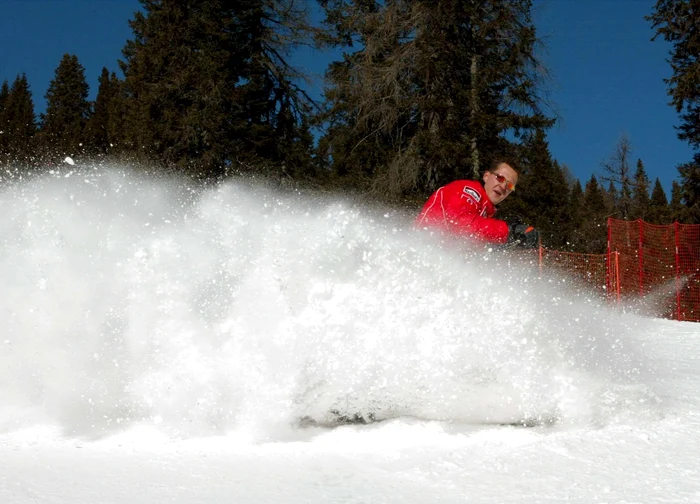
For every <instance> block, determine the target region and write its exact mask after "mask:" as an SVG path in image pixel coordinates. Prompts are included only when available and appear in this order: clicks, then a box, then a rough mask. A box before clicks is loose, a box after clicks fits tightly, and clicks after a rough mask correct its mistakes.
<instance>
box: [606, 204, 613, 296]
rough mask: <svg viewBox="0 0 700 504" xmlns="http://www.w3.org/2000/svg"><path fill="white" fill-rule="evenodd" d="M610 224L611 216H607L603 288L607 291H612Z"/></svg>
mask: <svg viewBox="0 0 700 504" xmlns="http://www.w3.org/2000/svg"><path fill="white" fill-rule="evenodd" d="M610 224H611V218H610V217H608V220H607V225H608V253H607V256H608V260H607V261H605V288H606V289H607V290H608V292H612V278H611V275H612V265H611V262H610V261H611V259H612V257H611V251H610V233H611V230H610Z"/></svg>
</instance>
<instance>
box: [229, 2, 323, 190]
mask: <svg viewBox="0 0 700 504" xmlns="http://www.w3.org/2000/svg"><path fill="white" fill-rule="evenodd" d="M238 16H239V17H240V19H241V29H242V31H243V32H244V33H245V34H246V40H247V45H246V51H247V57H248V59H247V60H246V66H245V73H244V76H245V82H243V83H241V85H240V86H239V87H238V89H237V102H238V103H239V104H240V105H241V106H242V108H243V110H242V112H243V118H244V121H242V122H240V123H239V125H241V126H242V127H243V128H244V129H243V130H242V131H238V137H239V138H240V139H241V141H240V142H239V143H238V144H237V145H236V146H235V148H236V150H235V155H236V157H237V158H238V159H245V158H246V157H248V158H250V159H251V161H253V162H255V161H256V160H260V161H262V162H263V163H264V164H265V165H266V167H267V171H268V172H270V173H273V174H275V175H282V176H288V177H296V178H299V177H302V176H304V175H306V174H307V171H308V170H309V169H310V166H311V153H312V150H313V136H312V135H311V132H310V129H309V118H310V116H311V112H312V101H311V99H310V98H309V96H308V95H307V93H306V91H304V90H303V89H302V88H301V87H300V85H299V82H300V81H302V80H303V79H304V76H303V75H302V74H301V73H300V72H299V71H298V70H296V69H295V68H294V67H293V66H292V65H291V64H290V59H289V55H290V50H291V49H292V48H294V47H297V46H298V45H299V44H301V43H302V42H306V41H307V40H308V39H310V36H311V33H312V29H311V26H310V25H309V22H308V12H307V10H306V8H305V5H304V4H301V6H300V5H299V3H298V2H295V1H294V0H247V1H246V2H243V3H242V6H241V8H240V9H239V12H238Z"/></svg>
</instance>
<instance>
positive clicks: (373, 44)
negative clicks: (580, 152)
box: [319, 0, 553, 195]
mask: <svg viewBox="0 0 700 504" xmlns="http://www.w3.org/2000/svg"><path fill="white" fill-rule="evenodd" d="M321 5H322V7H324V9H325V14H326V20H325V25H326V26H328V27H330V28H331V29H332V31H331V32H329V33H328V36H327V37H326V38H324V40H323V41H324V42H325V43H326V44H328V45H331V46H334V47H340V48H345V49H347V52H346V53H345V54H344V58H343V61H337V62H334V63H332V64H331V66H330V67H329V70H328V72H327V73H326V79H327V91H326V102H325V108H324V115H322V116H321V119H323V120H325V121H326V124H327V129H326V133H325V135H324V136H323V138H322V139H321V141H320V142H319V148H320V149H321V154H322V155H325V154H326V153H329V155H330V156H331V157H332V162H333V168H334V169H335V171H336V173H338V174H339V175H341V176H349V178H350V181H351V182H353V183H355V184H372V186H373V188H374V190H375V192H378V193H380V194H390V195H401V194H404V193H407V192H410V191H413V190H417V191H418V192H421V193H427V192H428V191H430V190H432V189H434V188H435V187H437V186H439V185H442V184H444V183H446V182H448V181H450V180H452V179H454V178H455V177H473V178H475V177H476V176H477V175H478V172H479V171H480V170H482V169H483V168H484V167H485V166H488V164H489V162H490V161H491V157H495V156H499V155H507V154H513V153H516V152H517V149H518V147H519V143H518V142H517V141H512V140H513V139H519V138H521V137H522V136H523V135H524V134H526V133H533V132H534V131H535V130H536V129H543V128H547V127H549V126H551V124H552V123H553V121H552V120H550V119H548V118H546V117H545V116H544V114H543V112H542V105H543V102H542V100H541V98H540V96H539V95H538V91H539V89H540V86H541V84H542V82H543V79H542V74H541V72H540V71H541V69H542V66H541V64H540V62H539V61H538V60H537V59H536V57H535V46H536V44H537V42H538V41H537V37H536V33H535V27H534V24H533V22H532V19H531V1H530V0H515V1H513V0H508V1H506V0H477V1H474V2H464V1H459V0H450V1H444V2H423V1H418V0H397V1H392V2H379V1H368V0H354V1H346V0H326V1H322V2H321ZM506 138H510V139H511V141H509V140H506Z"/></svg>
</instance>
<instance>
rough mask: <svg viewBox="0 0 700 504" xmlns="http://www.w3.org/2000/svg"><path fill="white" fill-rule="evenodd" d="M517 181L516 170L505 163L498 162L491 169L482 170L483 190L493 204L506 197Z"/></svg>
mask: <svg viewBox="0 0 700 504" xmlns="http://www.w3.org/2000/svg"><path fill="white" fill-rule="evenodd" d="M499 179H500V180H499ZM517 183H518V174H517V172H516V171H515V170H514V169H513V168H511V166H510V165H508V164H506V163H501V164H499V165H498V166H497V167H496V168H495V169H494V170H493V171H486V172H484V190H485V191H486V195H487V196H488V197H489V199H490V200H491V203H493V204H494V205H498V204H499V203H500V202H501V201H503V200H504V199H506V196H508V195H509V194H510V193H511V192H513V189H515V184H517Z"/></svg>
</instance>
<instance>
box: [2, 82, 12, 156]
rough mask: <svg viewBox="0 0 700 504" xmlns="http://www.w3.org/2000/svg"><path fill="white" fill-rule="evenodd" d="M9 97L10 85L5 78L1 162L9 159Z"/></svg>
mask: <svg viewBox="0 0 700 504" xmlns="http://www.w3.org/2000/svg"><path fill="white" fill-rule="evenodd" d="M9 97H10V86H9V84H8V83H7V80H4V81H3V83H2V86H0V164H2V163H5V162H6V161H7V141H8V139H9V134H8V128H9V125H8V122H9V118H8V115H7V101H8V99H9Z"/></svg>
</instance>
